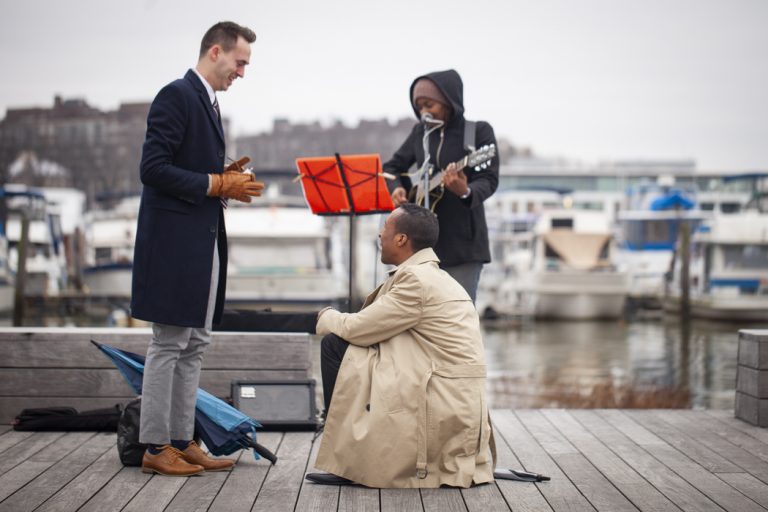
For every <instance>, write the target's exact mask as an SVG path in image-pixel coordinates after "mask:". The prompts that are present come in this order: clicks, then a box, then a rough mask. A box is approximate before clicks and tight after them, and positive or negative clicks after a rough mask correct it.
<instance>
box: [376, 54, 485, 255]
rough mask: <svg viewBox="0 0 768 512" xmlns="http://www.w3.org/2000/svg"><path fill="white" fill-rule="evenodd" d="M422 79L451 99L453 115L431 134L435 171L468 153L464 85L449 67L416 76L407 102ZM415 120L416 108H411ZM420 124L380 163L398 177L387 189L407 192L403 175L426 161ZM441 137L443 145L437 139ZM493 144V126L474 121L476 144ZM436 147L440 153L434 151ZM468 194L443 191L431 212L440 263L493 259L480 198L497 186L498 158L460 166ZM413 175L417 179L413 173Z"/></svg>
mask: <svg viewBox="0 0 768 512" xmlns="http://www.w3.org/2000/svg"><path fill="white" fill-rule="evenodd" d="M421 78H428V79H430V80H431V81H432V82H434V83H435V85H436V86H437V87H438V88H439V89H440V91H441V92H442V93H443V95H444V96H445V97H446V99H448V101H449V102H450V103H451V107H452V110H453V112H452V115H451V118H450V119H449V120H448V122H447V123H446V124H445V126H443V127H442V128H441V129H439V130H435V131H434V132H432V134H430V136H429V153H430V163H432V164H433V165H435V170H436V171H437V169H445V168H446V167H448V164H450V163H451V162H456V161H458V160H461V159H462V158H463V157H464V156H465V155H466V154H468V151H465V150H464V86H463V84H462V82H461V77H460V76H459V74H458V73H457V72H456V71H454V70H452V69H450V70H447V71H438V72H435V73H430V74H428V75H424V76H420V77H418V78H416V80H414V81H413V83H412V84H411V88H410V90H409V95H408V100H409V101H411V98H412V95H413V86H414V85H415V84H416V82H417V81H418V80H419V79H421ZM413 110H414V113H415V114H416V117H417V118H419V117H420V116H419V112H418V111H417V110H416V108H415V107H414V109H413ZM424 129H425V127H424V124H422V123H417V124H416V125H415V126H414V127H413V130H411V133H410V135H408V138H407V139H406V140H405V142H404V143H403V145H402V146H400V149H398V150H397V151H396V152H395V154H394V156H393V157H392V158H391V159H390V160H389V161H388V162H387V163H385V164H384V171H386V172H389V173H391V174H394V175H395V176H396V177H397V178H396V179H395V180H392V181H390V182H389V184H388V185H389V188H390V191H393V190H394V189H395V188H397V187H399V186H402V187H404V188H405V190H406V192H408V191H410V190H411V187H412V185H413V184H412V181H411V178H410V177H409V176H408V175H407V173H408V171H409V169H410V168H411V166H413V164H416V169H417V170H418V169H420V168H421V165H422V163H423V162H424V150H423V138H424ZM441 137H442V138H443V143H442V145H441V144H440V139H441ZM488 144H496V137H495V135H494V134H493V128H492V127H491V125H490V124H488V123H486V122H484V121H478V122H477V128H476V135H475V147H476V148H480V147H482V146H485V145H488ZM438 148H439V154H438ZM463 172H464V174H466V175H467V181H468V183H469V187H470V188H471V189H472V193H471V194H470V196H469V197H468V198H466V199H460V198H459V196H457V195H456V194H454V193H453V192H451V191H449V190H448V189H446V190H445V194H444V195H443V197H442V199H440V201H439V202H438V203H437V205H436V206H435V208H434V212H435V213H436V214H437V218H438V221H439V224H440V237H439V238H438V240H437V245H436V246H435V253H437V256H438V257H439V258H440V265H441V266H446V267H450V266H454V265H461V264H463V263H471V262H482V263H488V262H489V261H491V253H490V249H489V245H488V227H487V225H486V223H485V210H484V208H483V201H485V200H486V199H487V198H488V197H490V196H491V195H492V194H493V193H494V192H495V191H496V188H497V187H498V184H499V156H498V154H497V155H496V156H495V157H493V159H492V160H491V162H490V166H489V167H488V168H486V169H483V170H480V171H475V170H474V169H471V168H467V169H464V171H463ZM416 178H417V177H416Z"/></svg>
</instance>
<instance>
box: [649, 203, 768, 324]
mask: <svg viewBox="0 0 768 512" xmlns="http://www.w3.org/2000/svg"><path fill="white" fill-rule="evenodd" d="M765 197H766V203H768V196H765ZM765 206H768V204H766V205H765ZM690 253H691V259H690V270H689V275H690V286H689V290H690V292H689V303H690V312H691V316H693V317H697V318H707V319H716V320H728V321H763V322H764V321H765V320H766V318H768V208H762V209H757V208H756V209H746V210H744V211H742V212H740V213H735V214H731V215H715V216H714V217H712V218H711V219H710V220H709V221H707V222H706V223H705V224H703V225H702V226H700V228H699V229H698V230H697V231H696V233H695V234H694V235H693V236H692V240H691V252H690ZM680 273H681V265H680V261H677V262H676V265H675V272H674V276H673V279H672V282H671V283H670V284H669V287H668V295H667V297H666V298H665V302H664V307H665V309H666V310H668V311H671V312H676V311H679V308H680V296H681V293H680V286H681V285H680Z"/></svg>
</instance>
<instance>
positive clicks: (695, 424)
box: [0, 410, 768, 512]
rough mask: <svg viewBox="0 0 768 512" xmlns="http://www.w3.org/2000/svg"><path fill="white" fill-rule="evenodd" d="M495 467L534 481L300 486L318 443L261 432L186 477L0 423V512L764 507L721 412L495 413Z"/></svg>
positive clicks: (760, 443)
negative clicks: (247, 448)
mask: <svg viewBox="0 0 768 512" xmlns="http://www.w3.org/2000/svg"><path fill="white" fill-rule="evenodd" d="M492 419H493V422H494V427H495V437H496V445H497V452H498V460H499V466H500V467H513V468H517V469H526V470H529V471H535V472H540V473H544V474H547V475H548V476H550V477H552V481H550V482H543V483H538V484H532V483H523V482H512V481H499V482H496V483H493V484H489V485H482V486H477V487H473V488H470V489H447V488H445V489H422V490H418V489H369V488H365V487H360V486H349V487H335V486H322V485H315V484H312V483H309V482H307V481H306V480H304V475H305V474H306V473H308V472H312V471H316V470H315V469H314V468H313V463H314V459H315V456H316V454H317V450H318V447H319V441H320V438H319V437H318V438H317V439H315V436H314V434H312V433H308V432H286V433H282V432H264V433H260V435H259V441H260V442H261V443H262V444H264V445H265V446H267V447H268V448H269V449H271V450H273V451H276V453H277V455H278V457H280V460H279V461H278V464H277V465H275V466H272V465H270V464H269V462H268V461H265V460H259V461H256V460H254V458H253V455H252V453H251V452H241V453H238V454H234V455H233V457H237V458H239V462H238V464H237V466H236V467H235V469H234V470H233V471H232V472H224V473H210V474H205V475H202V476H197V477H191V478H171V477H162V476H151V475H145V474H144V473H142V472H141V471H140V469H139V468H127V467H122V465H121V464H120V462H119V460H118V458H117V454H116V448H115V436H114V434H108V433H103V434H96V433H42V432H41V433H22V432H14V431H12V430H9V429H8V428H7V427H4V426H0V512H2V511H4V510H8V511H13V512H17V511H26V510H29V511H32V510H36V511H54V512H55V511H72V510H81V511H103V510H123V511H139V512H147V511H150V510H152V511H154V510H166V511H177V510H184V511H197V510H199V511H216V512H220V511H227V512H230V511H231V512H237V511H262V510H263V511H270V512H271V511H280V510H287V511H299V512H305V511H327V510H338V511H355V512H357V511H376V512H378V511H384V512H411V511H414V512H415V511H440V512H443V511H496V510H499V511H505V510H514V511H526V512H537V511H556V512H558V511H573V510H606V511H614V510H642V511H645V510H648V511H651V510H654V511H663V510H670V511H671V510H683V511H700V510H713V511H733V512H737V511H738V512H741V511H744V510H750V511H766V510H768V481H766V480H768V433H766V431H765V430H764V429H761V428H759V427H754V426H752V425H749V424H747V423H744V422H742V421H739V420H735V419H734V418H733V415H732V413H728V412H721V411H688V410H632V411H625V410H525V411H509V410H498V411H493V412H492Z"/></svg>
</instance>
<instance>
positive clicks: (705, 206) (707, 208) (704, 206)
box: [699, 203, 715, 212]
mask: <svg viewBox="0 0 768 512" xmlns="http://www.w3.org/2000/svg"><path fill="white" fill-rule="evenodd" d="M699 209H700V210H701V211H703V212H711V211H713V210H714V209H715V203H700V204H699Z"/></svg>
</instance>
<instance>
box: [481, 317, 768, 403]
mask: <svg viewBox="0 0 768 512" xmlns="http://www.w3.org/2000/svg"><path fill="white" fill-rule="evenodd" d="M758 327H760V326H755V325H731V324H718V323H709V322H692V323H691V324H690V325H689V326H688V327H687V328H686V326H684V325H681V324H679V323H676V322H674V321H671V320H669V319H664V320H659V321H652V322H651V321H645V322H643V321H638V322H631V323H623V322H548V323H542V322H539V323H524V324H523V325H521V326H519V327H516V328H507V329H502V330H491V329H486V330H485V338H484V340H485V346H486V354H487V361H488V368H489V378H488V387H489V401H490V404H491V407H496V408H502V407H503V408H523V407H649V408H654V407H678V408H691V407H692V408H716V409H731V408H733V401H734V389H735V385H736V356H737V349H738V330H739V329H743V328H758ZM763 328H765V326H763Z"/></svg>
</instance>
